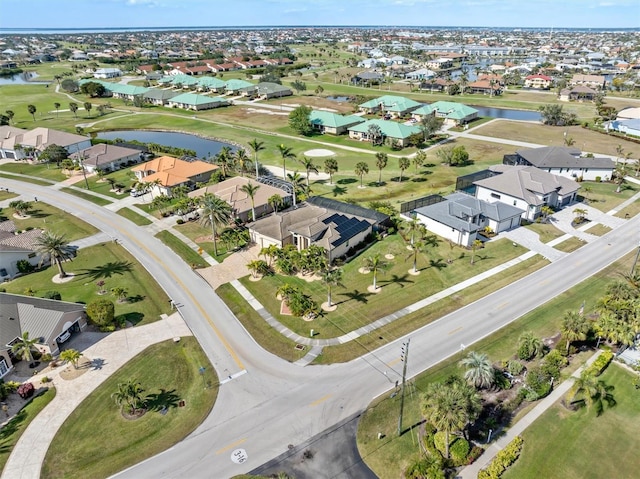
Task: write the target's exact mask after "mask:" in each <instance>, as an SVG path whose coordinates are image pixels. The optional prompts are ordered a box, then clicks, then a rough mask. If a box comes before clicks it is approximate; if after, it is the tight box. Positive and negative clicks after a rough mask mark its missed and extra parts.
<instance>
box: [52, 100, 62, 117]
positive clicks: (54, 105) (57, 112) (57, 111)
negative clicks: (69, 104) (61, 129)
mask: <svg viewBox="0 0 640 479" xmlns="http://www.w3.org/2000/svg"><path fill="white" fill-rule="evenodd" d="M53 107H54V108H55V109H56V118H58V114H59V113H60V111H59V110H60V103H58V102H55V103H54V104H53Z"/></svg>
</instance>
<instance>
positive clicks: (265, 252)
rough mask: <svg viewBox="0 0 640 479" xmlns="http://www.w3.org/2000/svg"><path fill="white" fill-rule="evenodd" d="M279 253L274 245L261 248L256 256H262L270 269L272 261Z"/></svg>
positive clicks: (278, 249)
mask: <svg viewBox="0 0 640 479" xmlns="http://www.w3.org/2000/svg"><path fill="white" fill-rule="evenodd" d="M279 251H280V248H278V247H277V246H276V245H274V244H270V245H269V246H265V247H263V248H262V249H261V250H260V253H259V254H258V256H264V257H265V258H266V259H267V266H269V267H271V263H273V260H274V259H276V258H277V257H278V252H279Z"/></svg>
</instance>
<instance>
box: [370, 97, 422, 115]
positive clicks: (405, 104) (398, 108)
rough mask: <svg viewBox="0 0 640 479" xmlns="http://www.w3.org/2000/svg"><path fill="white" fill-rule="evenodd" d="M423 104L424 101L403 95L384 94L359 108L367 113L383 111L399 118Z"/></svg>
mask: <svg viewBox="0 0 640 479" xmlns="http://www.w3.org/2000/svg"><path fill="white" fill-rule="evenodd" d="M421 106H422V103H418V102H417V101H413V100H411V99H409V98H405V97H403V96H394V95H384V96H381V97H378V98H375V99H373V100H369V101H367V102H365V103H362V104H361V105H358V109H359V110H360V111H363V112H365V113H367V114H371V113H377V112H381V113H383V114H388V115H389V116H391V117H393V118H398V117H401V116H404V115H407V114H409V113H410V112H412V111H413V110H415V109H416V108H419V107H421Z"/></svg>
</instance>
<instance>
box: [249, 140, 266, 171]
mask: <svg viewBox="0 0 640 479" xmlns="http://www.w3.org/2000/svg"><path fill="white" fill-rule="evenodd" d="M249 148H251V149H252V150H253V160H254V161H255V163H256V178H257V177H258V176H260V172H259V170H258V152H259V151H261V150H264V141H258V139H257V138H254V139H253V140H251V141H250V142H249Z"/></svg>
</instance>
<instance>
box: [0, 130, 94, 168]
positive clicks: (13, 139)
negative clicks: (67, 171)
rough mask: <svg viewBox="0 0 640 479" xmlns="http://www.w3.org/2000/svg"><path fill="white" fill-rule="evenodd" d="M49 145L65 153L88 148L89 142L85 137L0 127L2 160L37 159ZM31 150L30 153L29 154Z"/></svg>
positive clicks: (48, 131)
mask: <svg viewBox="0 0 640 479" xmlns="http://www.w3.org/2000/svg"><path fill="white" fill-rule="evenodd" d="M51 145H57V146H61V147H63V148H65V149H66V150H67V152H69V153H72V152H74V151H78V150H82V149H84V148H89V147H90V146H91V140H90V139H89V138H87V137H86V136H82V135H76V134H75V133H67V132H65V131H58V130H52V129H51V128H43V127H38V128H34V129H33V130H20V129H19V128H13V127H10V126H7V125H5V126H2V127H0V154H1V155H2V157H3V158H14V159H16V160H19V159H23V158H27V157H29V156H31V157H33V158H37V157H38V155H39V154H40V152H42V150H44V149H45V148H47V147H48V146H51ZM29 150H31V152H29Z"/></svg>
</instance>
